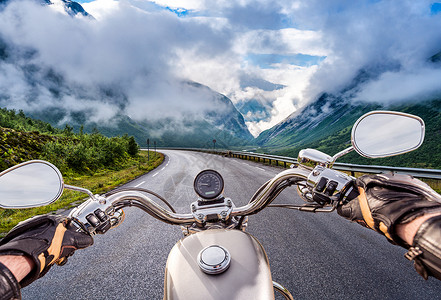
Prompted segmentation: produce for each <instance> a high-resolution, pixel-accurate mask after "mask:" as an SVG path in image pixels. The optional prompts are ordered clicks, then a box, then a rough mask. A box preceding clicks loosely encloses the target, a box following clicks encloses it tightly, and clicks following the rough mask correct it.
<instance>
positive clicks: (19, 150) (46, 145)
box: [0, 109, 164, 235]
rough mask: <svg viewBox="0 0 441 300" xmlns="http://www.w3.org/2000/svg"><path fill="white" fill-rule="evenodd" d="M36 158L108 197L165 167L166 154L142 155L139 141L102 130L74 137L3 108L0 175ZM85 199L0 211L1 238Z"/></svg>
mask: <svg viewBox="0 0 441 300" xmlns="http://www.w3.org/2000/svg"><path fill="white" fill-rule="evenodd" d="M31 159H42V160H47V161H49V162H51V163H53V164H54V165H55V166H56V167H58V168H59V169H60V171H61V173H62V174H63V178H64V182H65V183H66V184H69V185H75V186H80V187H83V188H87V189H89V190H91V191H92V193H94V194H100V193H104V192H106V191H109V190H111V189H113V188H115V187H117V186H119V185H122V184H124V183H126V182H128V181H130V180H132V179H135V178H136V177H138V176H140V175H142V174H144V173H147V172H149V171H150V170H152V169H154V168H156V167H157V166H159V165H160V164H161V163H162V161H163V159H164V156H163V155H162V154H160V153H157V154H156V153H153V155H152V154H150V160H149V161H148V159H147V153H144V152H140V151H139V146H138V144H137V143H136V142H135V139H134V138H133V137H129V136H127V135H124V136H119V137H112V138H108V137H105V136H104V135H102V134H100V133H99V132H98V131H94V132H92V133H90V134H89V133H84V132H83V131H82V129H80V132H79V133H74V132H73V129H72V127H70V126H68V125H66V127H65V128H64V129H57V128H54V127H52V126H51V125H50V124H48V123H44V122H42V121H39V120H34V119H31V118H29V117H26V116H25V114H24V113H23V112H19V113H16V112H15V111H14V110H7V109H0V171H3V170H5V169H7V168H9V167H11V166H13V165H16V164H19V163H21V162H24V161H27V160H31ZM85 197H86V195H85V194H82V193H79V192H72V191H67V190H65V191H64V193H63V196H62V197H61V199H59V200H58V201H56V202H55V203H54V204H51V205H48V206H45V207H39V208H32V209H20V210H15V209H11V210H4V209H0V235H1V233H5V232H7V231H9V230H10V229H11V228H12V227H13V226H15V225H16V224H17V223H18V222H20V221H22V220H25V219H27V218H29V217H31V216H33V215H37V214H44V213H50V212H56V211H60V210H66V209H69V208H70V207H73V206H75V205H78V203H79V202H80V201H82V200H83V199H84V198H85Z"/></svg>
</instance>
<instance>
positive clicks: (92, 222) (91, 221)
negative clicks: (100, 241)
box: [86, 213, 100, 227]
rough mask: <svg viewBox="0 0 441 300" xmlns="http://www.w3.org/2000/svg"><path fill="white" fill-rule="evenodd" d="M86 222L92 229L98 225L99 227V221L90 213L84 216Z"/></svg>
mask: <svg viewBox="0 0 441 300" xmlns="http://www.w3.org/2000/svg"><path fill="white" fill-rule="evenodd" d="M86 220H87V222H89V224H90V225H92V226H93V227H97V226H98V225H100V220H98V218H97V217H96V216H95V214H92V213H90V214H88V215H87V216H86Z"/></svg>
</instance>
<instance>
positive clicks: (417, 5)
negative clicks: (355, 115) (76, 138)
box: [0, 0, 441, 136]
mask: <svg viewBox="0 0 441 300" xmlns="http://www.w3.org/2000/svg"><path fill="white" fill-rule="evenodd" d="M0 3H2V4H0V5H1V7H0V105H1V106H6V107H8V108H15V109H23V110H25V111H26V112H33V113H40V114H41V113H45V112H46V111H47V110H48V109H51V108H53V107H60V108H62V110H63V111H64V113H63V118H62V119H60V120H59V122H60V123H63V122H70V121H72V120H73V119H75V117H78V114H82V117H84V112H87V114H86V117H85V118H84V120H85V121H86V122H90V123H94V124H107V125H111V124H112V122H113V121H112V120H113V118H115V117H119V116H121V115H124V116H127V117H128V118H130V119H131V120H133V121H134V122H146V121H148V122H155V121H158V122H160V121H161V122H162V120H168V119H171V118H172V119H173V120H174V123H176V124H179V122H181V124H183V123H184V122H187V121H188V117H187V116H188V115H192V116H193V117H194V116H200V117H201V118H204V117H205V116H206V114H207V113H210V112H213V111H216V110H219V111H222V105H221V106H219V107H217V106H216V105H214V104H213V102H212V101H207V98H206V90H205V89H200V88H195V87H191V85H190V86H189V85H186V84H183V83H185V82H196V83H200V84H202V85H203V86H207V87H209V88H210V89H211V91H213V92H214V93H220V94H223V95H225V96H226V97H228V98H229V99H231V101H232V102H233V103H234V104H235V105H236V107H237V108H238V109H239V111H240V112H241V113H242V115H243V116H244V121H245V123H246V125H247V127H248V129H249V130H250V131H251V133H252V134H254V135H255V136H256V135H258V134H259V133H260V132H261V131H262V130H265V129H268V128H271V127H272V126H274V125H276V124H278V123H279V122H281V121H283V120H284V119H286V118H287V117H289V116H290V115H291V114H293V113H296V112H297V114H298V113H299V112H300V111H301V109H302V107H305V105H307V104H308V103H312V102H314V101H316V100H317V99H319V98H320V96H321V95H322V94H323V93H327V94H338V93H342V91H343V94H342V97H343V98H345V99H346V100H348V101H351V102H353V101H366V102H376V101H378V102H381V103H394V102H397V101H398V102H399V101H403V100H410V101H416V100H415V99H423V98H424V99H427V98H430V97H435V96H436V95H439V94H440V91H441V86H440V85H439V80H440V79H441V71H440V68H439V67H438V66H437V64H434V63H431V62H430V59H429V58H430V57H431V56H432V55H434V54H436V53H438V52H440V51H441V33H440V32H439V28H440V25H441V14H440V13H439V5H437V4H436V3H433V1H426V0H421V1H412V0H403V1H400V2H399V3H398V2H396V1H379V0H375V1H374V0H360V1H352V2H348V1H342V0H329V1H319V0H299V1H293V2H292V1H282V0H244V1H240V2H236V1H205V0H179V1H175V0H154V1H140V0H124V1H114V0H96V1H92V2H90V3H84V4H83V5H84V8H85V11H87V12H88V13H90V14H91V15H92V16H93V18H92V17H87V16H85V15H84V14H78V13H74V14H72V13H69V10H66V8H65V7H66V4H69V3H70V5H71V6H72V5H75V4H73V3H74V2H70V1H67V0H66V1H63V0H59V1H58V0H57V1H55V0H54V1H52V2H51V4H50V5H41V1H37V0H34V1H30V0H9V1H5V0H3V1H0ZM63 3H64V4H63ZM60 4H62V5H61V6H60ZM60 7H61V8H62V9H60ZM362 70H368V72H369V74H374V75H372V76H371V77H370V78H369V80H365V81H363V82H359V83H358V84H357V87H356V88H350V89H347V92H348V93H346V94H345V92H344V91H345V89H346V88H347V87H348V86H350V85H351V83H352V81H353V80H354V79H355V78H357V76H358V74H359V73H360V72H361V71H362ZM349 90H350V92H349ZM220 115H222V113H221V114H220ZM233 115H235V113H233ZM234 118H236V117H234ZM187 123H188V122H187ZM181 128H182V126H181ZM219 128H220V127H219Z"/></svg>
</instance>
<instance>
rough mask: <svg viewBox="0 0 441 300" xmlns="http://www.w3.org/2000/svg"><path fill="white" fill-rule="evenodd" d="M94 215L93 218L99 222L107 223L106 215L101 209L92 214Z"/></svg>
mask: <svg viewBox="0 0 441 300" xmlns="http://www.w3.org/2000/svg"><path fill="white" fill-rule="evenodd" d="M93 213H94V214H95V216H96V217H97V218H98V219H99V220H100V221H101V222H105V221H107V216H106V214H105V213H104V212H103V211H102V210H101V209H99V208H98V209H97V210H95V211H94V212H93Z"/></svg>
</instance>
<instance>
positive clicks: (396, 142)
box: [352, 111, 424, 158]
mask: <svg viewBox="0 0 441 300" xmlns="http://www.w3.org/2000/svg"><path fill="white" fill-rule="evenodd" d="M423 140H424V121H423V120H422V119H421V118H419V117H417V116H413V115H409V114H403V113H399V112H386V111H377V112H371V113H368V114H366V115H364V116H362V117H361V118H360V119H358V121H357V122H356V123H355V125H354V127H353V129H352V145H353V146H354V148H355V150H356V151H357V152H358V153H359V154H361V155H363V156H365V157H370V158H377V157H388V156H393V155H398V154H402V153H406V152H409V151H412V150H415V149H417V148H418V147H419V146H420V145H421V144H422V143H423Z"/></svg>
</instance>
